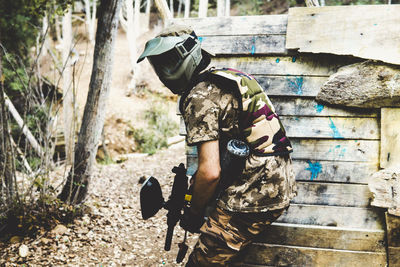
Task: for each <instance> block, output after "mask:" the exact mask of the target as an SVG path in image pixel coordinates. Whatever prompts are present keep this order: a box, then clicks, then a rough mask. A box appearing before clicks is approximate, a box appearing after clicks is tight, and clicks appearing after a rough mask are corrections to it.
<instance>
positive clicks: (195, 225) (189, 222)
mask: <svg viewBox="0 0 400 267" xmlns="http://www.w3.org/2000/svg"><path fill="white" fill-rule="evenodd" d="M204 222H205V220H204V216H202V215H196V214H194V213H193V212H191V211H190V210H188V211H185V212H184V214H183V216H182V218H181V222H180V226H181V227H182V228H183V229H185V230H186V231H189V232H191V233H200V227H201V226H202V225H203V223H204Z"/></svg>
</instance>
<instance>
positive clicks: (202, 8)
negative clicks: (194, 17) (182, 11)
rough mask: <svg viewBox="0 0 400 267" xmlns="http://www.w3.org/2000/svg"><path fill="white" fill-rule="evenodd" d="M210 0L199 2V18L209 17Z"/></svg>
mask: <svg viewBox="0 0 400 267" xmlns="http://www.w3.org/2000/svg"><path fill="white" fill-rule="evenodd" d="M207 10H208V0H200V2H199V18H205V17H207Z"/></svg>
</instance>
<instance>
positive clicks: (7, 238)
mask: <svg viewBox="0 0 400 267" xmlns="http://www.w3.org/2000/svg"><path fill="white" fill-rule="evenodd" d="M148 1H149V0H148ZM392 1H393V3H394V2H395V1H394V0H392ZM392 1H390V0H389V2H388V1H386V0H385V1H381V0H377V1H375V0H368V1H364V0H344V1H336V0H332V1H330V0H325V1H320V2H319V4H320V5H359V4H390V3H391V2H392ZM201 2H203V1H199V0H194V1H169V2H168V5H169V9H170V10H173V11H174V12H173V16H174V17H183V16H185V3H188V4H187V5H188V6H189V7H190V8H189V14H188V16H190V17H198V16H199V15H200V16H204V14H200V13H201V12H200V11H199V9H200V7H201V4H202V3H201ZM218 2H219V1H216V0H213V1H212V0H209V1H208V6H207V8H206V10H207V13H206V16H217V15H219V14H218V8H217V7H218ZM225 4H226V3H225ZM229 6H230V8H229V12H228V13H226V12H225V14H224V15H225V16H226V15H230V16H242V15H266V14H284V13H287V11H288V8H289V7H294V6H305V3H304V2H303V1H295V0H290V1H282V0H277V1H274V0H271V1H259V0H247V1H230V3H229ZM99 8H100V1H93V0H85V1H72V0H53V1H45V0H34V1H28V0H14V1H8V0H3V1H1V2H0V69H1V71H0V81H1V90H0V91H1V92H0V95H1V96H0V102H1V105H0V108H1V118H0V119H1V121H0V122H1V123H0V124H1V125H0V137H1V138H0V139H1V147H0V152H1V153H0V162H1V164H0V167H1V168H0V169H1V171H2V175H1V176H2V177H1V181H0V188H1V192H0V241H1V242H2V246H4V247H9V248H14V252H15V253H17V254H15V255H14V257H15V261H17V262H18V261H20V262H26V255H25V257H24V254H23V250H22V255H21V253H20V252H21V251H20V250H21V249H20V248H21V245H20V244H22V243H23V242H24V240H25V241H26V240H28V239H29V238H34V240H36V239H37V237H38V236H43V235H45V233H47V232H48V231H49V230H51V229H54V227H55V226H58V225H68V224H71V223H73V222H74V220H75V219H76V218H81V217H80V216H85V214H89V213H90V210H91V208H92V207H90V204H89V205H83V204H82V201H73V200H72V201H64V200H62V199H61V200H60V197H57V196H58V194H59V193H60V190H61V189H62V187H63V185H64V184H65V181H66V180H67V176H68V173H69V172H70V171H71V168H72V170H73V166H74V154H73V151H74V146H75V143H76V140H77V138H78V132H79V129H80V126H81V123H82V116H83V111H84V107H85V104H86V100H87V93H88V88H89V83H90V77H91V71H92V65H93V55H94V47H95V32H96V29H95V28H96V19H97V18H98V16H99V14H102V13H101V12H96V10H99ZM186 16H187V15H186ZM119 19H120V23H119V28H118V32H117V41H116V48H115V51H114V53H115V54H114V55H113V57H114V62H115V63H114V69H113V72H112V84H111V89H110V93H109V95H108V99H107V106H106V108H105V110H107V113H106V117H105V123H104V127H102V130H101V137H100V144H99V149H98V150H97V149H96V152H97V153H96V159H97V165H102V166H109V165H113V166H118V164H123V163H124V162H125V161H127V160H128V159H129V158H130V157H137V155H143V156H146V155H152V154H154V153H156V152H157V151H159V150H160V149H163V148H166V147H168V146H170V145H171V144H173V143H175V142H179V141H182V140H183V139H182V138H179V136H177V135H178V129H179V118H178V117H177V116H176V114H175V113H176V96H174V95H172V94H170V93H169V91H168V90H166V89H165V88H164V87H163V85H162V84H161V83H160V82H159V81H158V79H157V77H156V76H155V75H154V74H153V72H152V71H151V69H150V66H149V64H148V63H146V64H143V66H140V67H138V66H137V65H135V63H134V60H133V59H134V58H135V57H137V55H138V53H140V52H141V51H142V49H143V46H144V43H145V41H146V40H148V39H149V38H151V37H153V36H154V35H155V34H156V33H157V32H158V31H160V30H161V29H162V27H163V17H162V16H161V15H160V12H159V11H158V9H157V8H156V6H155V4H154V3H151V1H150V2H147V1H132V0H130V1H123V6H122V9H121V12H120V13H119ZM132 50H133V51H132ZM128 54H129V56H128ZM65 129H68V130H65ZM143 160H144V159H143ZM168 168H169V167H168ZM95 184H96V183H94V185H95ZM74 186H77V187H84V184H74ZM35 238H36V239H35ZM13 244H18V249H19V250H18V251H15V247H12V245H13ZM18 253H19V254H18ZM9 255H13V254H12V253H11V254H9ZM10 257H11V258H12V257H13V256H10ZM2 258H3V257H2ZM6 258H7V257H6Z"/></svg>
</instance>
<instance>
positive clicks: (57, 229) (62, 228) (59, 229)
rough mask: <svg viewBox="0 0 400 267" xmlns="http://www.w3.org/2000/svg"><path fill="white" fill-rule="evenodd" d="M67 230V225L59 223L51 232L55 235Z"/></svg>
mask: <svg viewBox="0 0 400 267" xmlns="http://www.w3.org/2000/svg"><path fill="white" fill-rule="evenodd" d="M67 230H68V228H67V227H66V226H64V225H62V224H59V225H57V226H56V227H55V228H54V229H53V230H52V231H51V233H52V234H54V235H63V234H65V232H67Z"/></svg>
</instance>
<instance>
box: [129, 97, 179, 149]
mask: <svg viewBox="0 0 400 267" xmlns="http://www.w3.org/2000/svg"><path fill="white" fill-rule="evenodd" d="M144 118H145V119H146V120H147V127H146V128H139V129H132V130H131V134H132V135H133V137H134V138H135V141H136V144H137V149H138V151H139V152H142V153H148V154H154V153H156V152H157V150H159V149H161V148H163V147H167V140H168V137H171V136H174V135H176V134H178V129H179V128H178V124H177V123H176V122H175V121H173V120H172V119H171V118H170V116H168V108H167V105H165V104H162V103H161V102H157V103H156V104H154V105H152V107H151V108H150V109H149V110H147V111H146V112H145V114H144Z"/></svg>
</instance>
